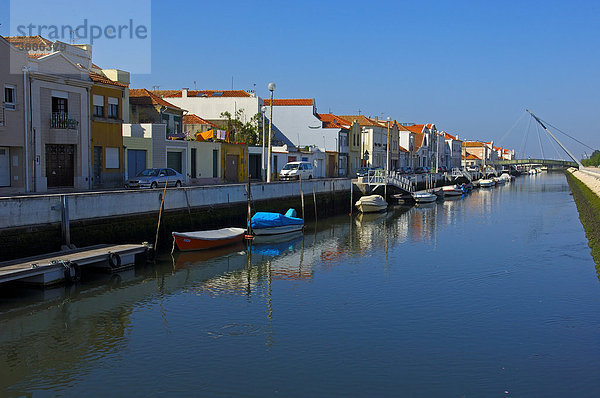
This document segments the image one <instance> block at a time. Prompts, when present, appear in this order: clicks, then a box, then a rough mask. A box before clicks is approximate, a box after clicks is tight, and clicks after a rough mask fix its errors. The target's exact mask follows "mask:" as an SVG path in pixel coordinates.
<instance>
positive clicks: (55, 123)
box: [50, 112, 79, 130]
mask: <svg viewBox="0 0 600 398" xmlns="http://www.w3.org/2000/svg"><path fill="white" fill-rule="evenodd" d="M78 125H79V121H77V120H76V119H73V118H69V115H68V114H67V113H64V112H53V113H52V115H51V117H50V128H51V129H62V130H75V129H77V126H78Z"/></svg>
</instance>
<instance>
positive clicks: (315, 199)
mask: <svg viewBox="0 0 600 398" xmlns="http://www.w3.org/2000/svg"><path fill="white" fill-rule="evenodd" d="M313 202H314V203H315V221H317V194H316V192H315V184H314V183H313Z"/></svg>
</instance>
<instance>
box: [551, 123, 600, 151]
mask: <svg viewBox="0 0 600 398" xmlns="http://www.w3.org/2000/svg"><path fill="white" fill-rule="evenodd" d="M540 120H541V121H542V122H544V123H546V124H547V125H548V126H550V127H552V128H553V129H555V130H556V131H558V132H560V133H563V134H564V135H566V136H567V137H569V138H570V139H572V140H574V141H577V142H578V143H580V144H581V145H583V146H584V147H586V148H588V149H591V150H592V151H594V150H595V149H594V148H592V147H591V146H589V145H587V144H584V143H583V142H581V141H579V140H578V139H577V138H575V137H573V136H571V135H569V134H567V133H565V132H564V131H562V130H561V129H559V128H558V127H556V126H553V125H551V124H550V123H548V122H547V121H545V120H542V119H540Z"/></svg>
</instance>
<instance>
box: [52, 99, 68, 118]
mask: <svg viewBox="0 0 600 398" xmlns="http://www.w3.org/2000/svg"><path fill="white" fill-rule="evenodd" d="M52 113H59V114H63V115H67V114H68V113H69V104H68V101H67V99H66V98H59V97H52Z"/></svg>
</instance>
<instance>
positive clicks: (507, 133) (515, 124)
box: [498, 112, 527, 146]
mask: <svg viewBox="0 0 600 398" xmlns="http://www.w3.org/2000/svg"><path fill="white" fill-rule="evenodd" d="M526 114H527V112H523V113H521V116H519V117H518V118H517V121H516V122H515V123H514V124H513V125H512V127H511V128H509V129H508V131H507V132H506V133H504V135H503V136H502V138H500V140H499V141H498V146H502V142H503V141H504V139H505V138H506V137H507V136H508V135H509V134H510V132H511V131H512V130H513V129H514V128H515V127H516V126H517V124H519V122H520V121H521V120H522V119H523V117H524V116H525V115H526Z"/></svg>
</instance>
